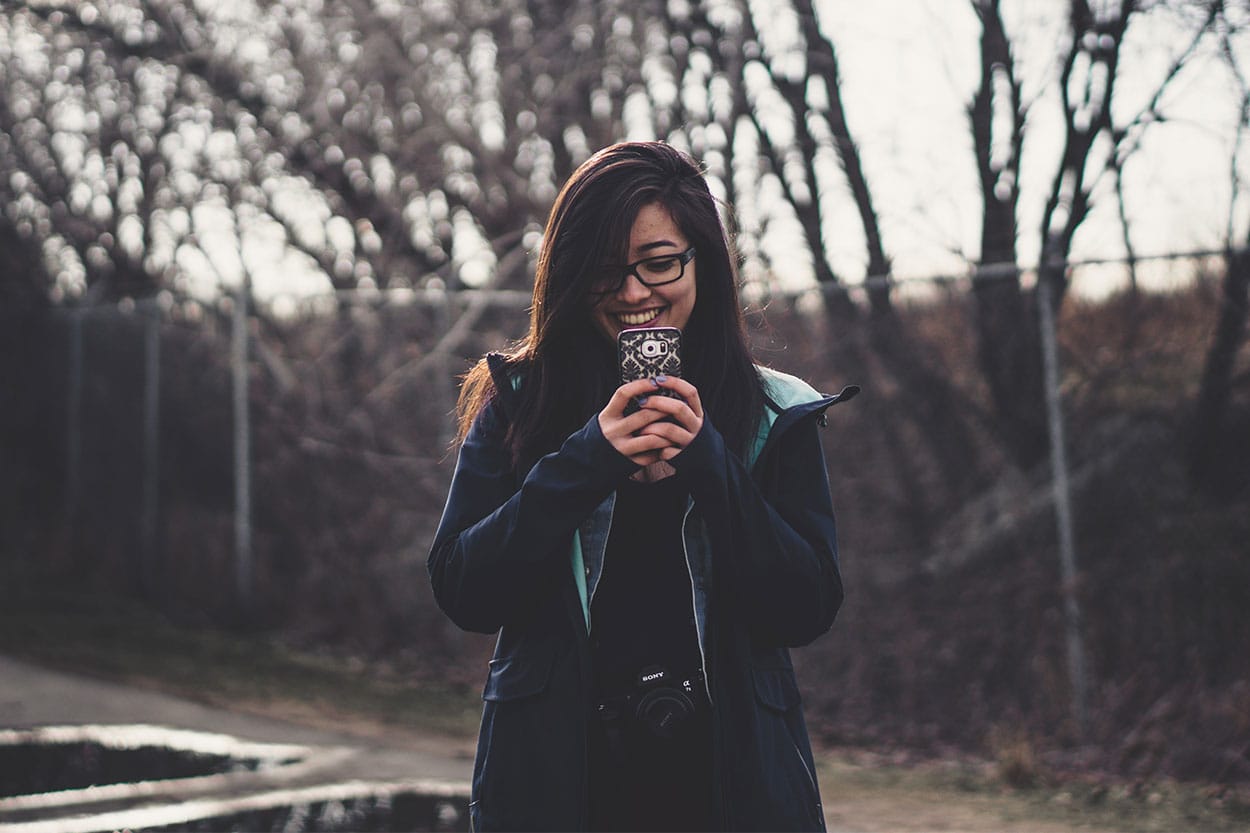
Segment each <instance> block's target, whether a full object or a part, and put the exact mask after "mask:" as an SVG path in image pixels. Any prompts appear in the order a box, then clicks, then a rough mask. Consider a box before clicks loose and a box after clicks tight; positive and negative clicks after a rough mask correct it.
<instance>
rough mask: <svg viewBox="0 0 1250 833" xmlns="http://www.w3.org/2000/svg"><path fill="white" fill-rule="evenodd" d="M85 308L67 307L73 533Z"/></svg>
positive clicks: (69, 522)
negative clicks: (68, 308)
mask: <svg viewBox="0 0 1250 833" xmlns="http://www.w3.org/2000/svg"><path fill="white" fill-rule="evenodd" d="M83 315H84V310H83V309H82V308H81V307H71V308H70V310H69V390H68V391H67V396H66V405H65V507H64V511H65V529H66V531H67V532H69V533H71V534H72V533H73V531H74V529H75V526H76V525H77V522H78V501H79V500H80V499H81V497H82V495H81V492H82V399H83V397H82V386H83V379H82V376H83V355H82V324H83Z"/></svg>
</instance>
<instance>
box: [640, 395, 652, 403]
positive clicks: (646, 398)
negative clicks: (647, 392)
mask: <svg viewBox="0 0 1250 833" xmlns="http://www.w3.org/2000/svg"><path fill="white" fill-rule="evenodd" d="M650 398H651V397H649V396H640V397H638V404H639V405H646V404H647V400H648V399H650Z"/></svg>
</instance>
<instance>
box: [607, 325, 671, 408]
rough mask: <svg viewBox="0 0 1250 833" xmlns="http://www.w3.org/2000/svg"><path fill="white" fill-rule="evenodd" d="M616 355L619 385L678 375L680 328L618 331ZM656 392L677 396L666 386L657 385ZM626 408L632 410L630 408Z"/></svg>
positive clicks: (662, 394) (645, 328)
mask: <svg viewBox="0 0 1250 833" xmlns="http://www.w3.org/2000/svg"><path fill="white" fill-rule="evenodd" d="M616 354H617V359H618V361H619V363H620V367H621V384H624V383H625V382H632V381H634V380H636V379H650V378H652V377H653V376H677V377H680V376H681V330H679V329H677V328H676V327H636V328H633V329H629V330H621V332H620V333H619V334H618V335H617V337H616ZM656 393H657V394H659V395H660V396H671V397H673V398H674V399H680V398H681V397H680V396H678V395H677V394H676V393H674V392H673V391H671V390H668V389H667V388H660V389H659V390H657V391H656ZM632 404H633V403H631V405H632ZM635 407H636V406H635ZM628 410H630V411H633V410H634V407H631V408H629V409H628Z"/></svg>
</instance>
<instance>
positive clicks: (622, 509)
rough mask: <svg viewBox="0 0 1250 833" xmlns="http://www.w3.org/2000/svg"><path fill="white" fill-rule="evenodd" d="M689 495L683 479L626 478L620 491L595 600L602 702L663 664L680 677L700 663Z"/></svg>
mask: <svg viewBox="0 0 1250 833" xmlns="http://www.w3.org/2000/svg"><path fill="white" fill-rule="evenodd" d="M687 494H688V490H687V489H686V487H685V484H684V483H683V481H682V478H681V477H680V475H673V476H670V477H666V478H664V479H663V480H658V481H656V482H654V483H638V482H635V481H628V482H626V483H625V484H624V485H622V486H621V487H620V488H619V489H618V490H617V493H616V507H615V509H614V510H613V512H612V528H611V531H610V533H609V535H608V547H607V551H606V553H605V554H604V561H603V572H602V574H601V575H600V578H599V583H598V585H597V586H596V587H595V592H594V598H593V599H592V602H591V609H590V611H591V632H590V637H591V644H592V646H593V650H594V655H595V666H596V669H597V677H598V682H599V686H600V692H601V694H602V695H603V696H604V697H611V696H616V695H620V694H626V693H628V692H629V691H630V690H631V689H632V687H633V686H634V685H635V682H636V680H637V676H638V673H639V672H640V671H641V670H642V669H644V668H648V667H650V666H654V665H658V666H660V667H662V668H664V669H665V670H666V671H668V672H670V673H671V674H674V675H686V676H688V675H691V674H693V673H694V672H695V671H696V670H697V669H698V668H699V666H700V657H699V643H698V635H697V633H696V630H695V624H694V591H693V588H692V587H691V580H690V571H689V568H688V567H687V565H686V552H685V546H684V545H683V543H682V535H681V527H682V521H683V519H684V518H685V514H686V503H687Z"/></svg>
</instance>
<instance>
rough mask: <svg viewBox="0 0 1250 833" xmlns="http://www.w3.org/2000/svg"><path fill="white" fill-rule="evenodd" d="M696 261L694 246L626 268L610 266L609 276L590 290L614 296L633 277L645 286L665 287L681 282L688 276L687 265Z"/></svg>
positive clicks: (638, 262) (636, 262) (640, 261)
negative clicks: (627, 279)
mask: <svg viewBox="0 0 1250 833" xmlns="http://www.w3.org/2000/svg"><path fill="white" fill-rule="evenodd" d="M692 260H694V246H691V247H690V248H689V249H686V251H684V252H680V253H678V254H671V255H653V256H652V257H644V258H643V259H642V260H635V261H634V262H633V263H627V264H625V265H624V266H615V267H614V266H608V267H605V269H604V271H605V272H607V275H606V276H605V277H603V278H601V279H600V280H599V281H598V282H597V283H595V285H594V287H593V288H592V289H591V290H590V291H591V293H592V294H594V295H612V294H614V293H616V292H619V291H620V289H621V287H622V286H624V285H625V279H626V278H628V277H629V276H630V275H633V276H634V277H635V278H637V279H638V281H639V282H640V283H642V284H643V285H645V286H663V285H664V284H666V283H673V282H674V281H679V280H681V279H682V277H683V276H685V274H686V264H687V263H689V262H690V261H692Z"/></svg>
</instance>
